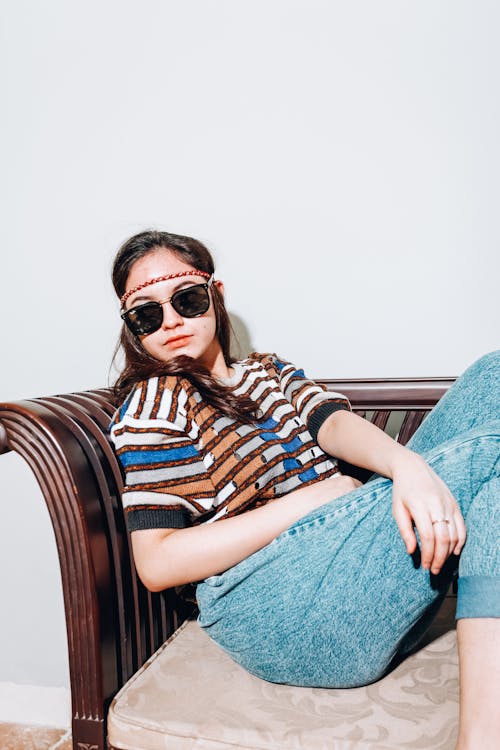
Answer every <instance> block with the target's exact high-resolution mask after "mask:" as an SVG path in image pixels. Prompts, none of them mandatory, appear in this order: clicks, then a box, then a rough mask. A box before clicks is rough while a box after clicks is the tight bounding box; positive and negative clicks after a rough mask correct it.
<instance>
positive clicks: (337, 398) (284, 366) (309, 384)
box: [272, 354, 351, 440]
mask: <svg viewBox="0 0 500 750" xmlns="http://www.w3.org/2000/svg"><path fill="white" fill-rule="evenodd" d="M272 361H273V364H274V367H275V368H276V370H277V372H278V375H279V383H280V388H281V390H282V391H283V393H284V395H285V396H286V398H287V399H288V400H289V401H290V403H291V404H292V406H293V407H294V408H295V410H296V411H297V413H298V415H299V417H300V418H301V419H302V421H303V422H304V423H305V424H306V425H307V429H308V430H309V432H310V434H311V436H312V438H313V439H314V440H317V438H318V432H319V429H320V427H321V425H322V424H323V422H324V421H325V420H326V419H327V418H328V417H329V416H330V414H333V413H334V412H336V411H338V410H339V409H346V410H347V411H351V404H350V403H349V399H348V398H347V397H346V396H344V395H343V394H342V393H337V392H335V391H329V390H328V389H327V388H326V387H325V386H323V385H319V384H318V383H315V382H314V380H309V379H308V378H307V377H306V375H305V373H304V370H300V369H297V368H296V367H295V365H292V364H291V363H290V362H287V361H286V360H283V359H281V358H280V357H278V356H277V355H276V354H273V355H272Z"/></svg>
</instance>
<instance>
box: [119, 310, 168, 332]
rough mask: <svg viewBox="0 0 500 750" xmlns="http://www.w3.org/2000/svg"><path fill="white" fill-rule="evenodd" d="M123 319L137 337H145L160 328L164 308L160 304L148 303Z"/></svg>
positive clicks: (129, 312)
mask: <svg viewBox="0 0 500 750" xmlns="http://www.w3.org/2000/svg"><path fill="white" fill-rule="evenodd" d="M122 317H123V319H124V321H125V323H126V324H127V326H128V327H129V328H130V330H131V331H132V333H133V334H134V335H135V336H145V335H146V334H148V333H153V331H157V330H158V328H160V326H161V324H162V322H163V308H162V306H161V305H160V304H159V302H146V303H145V304H144V305H139V306H138V307H133V308H132V309H131V310H128V311H127V312H126V313H124V314H123V316H122Z"/></svg>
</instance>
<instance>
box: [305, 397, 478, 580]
mask: <svg viewBox="0 0 500 750" xmlns="http://www.w3.org/2000/svg"><path fill="white" fill-rule="evenodd" d="M318 443H319V445H320V447H321V448H322V449H323V450H324V451H325V452H326V453H329V454H330V455H332V456H335V457H336V458H340V459H342V460H344V461H348V462H349V463H352V464H355V465H356V466H361V467H363V468H365V469H370V470H371V471H375V472H377V473H378V474H381V475H382V476H385V477H389V478H390V479H392V481H393V493H392V495H393V513H394V518H395V520H396V523H397V524H398V527H399V531H400V533H401V536H402V538H403V541H404V543H405V545H406V549H407V551H408V553H409V554H412V553H413V552H414V551H415V549H416V546H417V538H416V536H415V532H414V530H413V523H414V524H415V526H416V527H417V530H418V533H419V536H420V542H421V548H422V549H421V553H422V566H423V567H424V568H427V569H430V570H431V572H432V573H438V572H439V571H440V570H441V567H442V566H443V564H444V562H445V560H446V559H447V558H448V556H449V555H450V554H451V553H452V552H453V553H454V554H456V555H458V554H459V553H460V551H461V549H462V547H463V545H464V543H465V535H466V531H465V524H464V520H463V518H462V514H461V512H460V509H459V507H458V504H457V502H456V500H455V498H454V497H453V495H452V494H451V492H450V490H449V489H448V487H447V486H446V485H445V483H444V482H443V481H442V479H440V477H439V476H438V475H437V474H436V473H435V472H434V471H433V470H432V469H431V468H430V466H428V464H427V463H426V462H425V461H424V459H423V458H422V457H421V456H419V455H418V454H416V453H413V451H411V450H409V449H408V448H405V447H404V446H402V445H400V444H399V443H397V442H396V441H395V440H393V439H392V438H391V437H389V436H388V435H386V434H385V432H383V430H380V429H379V428H378V427H375V425H373V424H371V423H370V422H368V421H367V420H366V419H363V418H362V417H358V416H357V415H356V414H353V413H352V412H348V411H336V412H334V413H333V414H331V415H330V416H329V417H328V419H326V420H325V422H324V423H323V424H322V426H321V427H320V429H319V432H318ZM443 518H447V519H449V520H450V523H449V524H444V523H436V524H433V523H432V521H433V520H434V521H435V520H438V519H443Z"/></svg>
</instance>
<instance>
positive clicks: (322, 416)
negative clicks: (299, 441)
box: [307, 401, 350, 443]
mask: <svg viewBox="0 0 500 750" xmlns="http://www.w3.org/2000/svg"><path fill="white" fill-rule="evenodd" d="M340 409H345V410H346V411H350V409H349V405H348V404H347V402H345V401H325V402H324V403H322V404H320V405H319V406H318V407H316V409H314V411H313V412H312V414H309V417H308V418H307V429H308V430H309V432H310V434H311V437H312V439H313V440H314V441H315V442H316V443H317V442H318V432H319V428H320V427H321V425H322V424H323V422H325V421H326V420H327V419H328V417H329V416H330V414H333V413H334V412H336V411H339V410H340Z"/></svg>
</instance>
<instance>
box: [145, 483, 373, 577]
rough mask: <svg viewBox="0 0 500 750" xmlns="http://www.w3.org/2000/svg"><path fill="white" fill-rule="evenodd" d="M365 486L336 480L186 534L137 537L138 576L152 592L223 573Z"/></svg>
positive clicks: (183, 531)
mask: <svg viewBox="0 0 500 750" xmlns="http://www.w3.org/2000/svg"><path fill="white" fill-rule="evenodd" d="M359 484H360V482H358V481H357V480H356V479H353V478H352V477H347V476H334V477H332V478H330V479H326V480H324V481H322V482H317V483H316V484H313V485H311V486H308V487H303V488H301V489H298V490H294V491H293V492H290V493H289V494H288V495H285V496H284V497H281V498H278V499H276V500H272V501H270V502H269V503H267V504H266V505H263V506H261V507H259V508H255V509H254V510H249V511H246V512H245V513H242V514H241V515H238V516H234V517H232V518H227V519H221V520H219V521H215V522H213V523H205V524H201V525H200V526H193V527H189V528H186V529H145V530H141V531H133V532H132V535H131V536H132V549H133V553H134V561H135V565H136V569H137V572H138V574H139V577H140V578H141V580H142V582H143V583H144V585H145V586H146V588H148V589H149V590H150V591H162V590H163V589H166V588H170V587H171V586H179V585H182V584H184V583H191V582H193V581H200V580H202V579H204V578H207V577H208V576H212V575H216V574H217V573H222V572H223V571H224V570H227V569H228V568H230V567H232V566H233V565H236V563H239V562H241V560H244V559H245V558H246V557H248V556H249V555H251V554H253V553H254V552H257V550H259V549H261V548H262V547H264V546H265V545H266V544H269V542H271V541H272V540H273V539H274V538H275V537H277V536H278V535H279V534H281V532H282V531H284V530H285V529H287V528H288V527H289V526H290V525H291V524H292V523H294V521H297V520H298V519H299V518H302V516H304V515H306V514H307V513H309V512H310V511H311V510H314V508H317V507H319V506H320V505H324V504H325V503H326V502H328V501H329V500H333V499H334V498H336V497H340V496H341V495H345V494H346V493H348V492H350V491H351V490H353V489H355V488H356V487H358V486H359Z"/></svg>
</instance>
